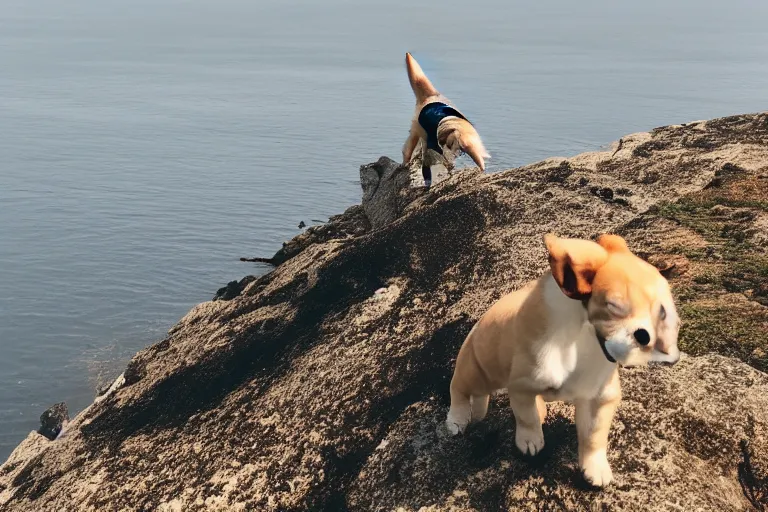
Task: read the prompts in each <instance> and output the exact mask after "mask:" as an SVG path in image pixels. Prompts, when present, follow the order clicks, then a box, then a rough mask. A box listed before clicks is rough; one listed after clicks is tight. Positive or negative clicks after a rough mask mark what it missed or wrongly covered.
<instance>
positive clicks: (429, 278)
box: [0, 114, 768, 511]
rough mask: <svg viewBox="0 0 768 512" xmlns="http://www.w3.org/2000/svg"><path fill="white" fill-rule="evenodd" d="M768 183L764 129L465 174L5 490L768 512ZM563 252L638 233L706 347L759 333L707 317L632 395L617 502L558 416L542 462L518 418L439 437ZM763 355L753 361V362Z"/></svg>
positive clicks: (631, 141)
mask: <svg viewBox="0 0 768 512" xmlns="http://www.w3.org/2000/svg"><path fill="white" fill-rule="evenodd" d="M766 169H768V115H765V114H759V115H744V116H735V117H731V118H725V119H718V120H713V121H708V122H698V123H691V124H688V125H678V126H670V127H665V128H659V129H657V130H654V131H652V132H650V133H642V134H634V135H631V136H628V137H625V138H623V139H622V140H621V143H620V144H615V145H614V147H613V148H611V150H609V151H606V152H599V153H588V154H584V155H579V156H577V157H573V158H568V159H565V158H556V159H549V160H546V161H543V162H539V163H536V164H533V165H529V166H525V167H522V168H519V169H513V170H509V171H506V172H502V173H497V174H490V175H481V174H479V173H478V172H473V171H464V172H457V173H455V174H454V175H453V176H451V177H450V178H448V179H446V180H445V181H443V182H441V183H439V184H437V185H436V186H434V187H433V188H432V190H431V191H430V192H428V193H424V192H420V193H416V194H414V196H413V198H409V200H408V201H405V202H404V203H398V202H397V201H395V202H394V204H395V207H396V210H395V211H397V212H398V213H397V218H396V220H394V221H393V222H390V221H388V222H389V223H387V224H386V225H382V227H380V228H378V229H374V228H373V225H374V223H372V222H370V220H369V219H370V218H371V215H373V216H374V217H375V216H376V212H373V213H371V212H370V211H365V208H361V207H358V208H356V209H353V211H348V212H347V214H344V215H343V216H342V217H343V218H340V219H336V221H335V222H337V224H336V225H337V226H341V225H345V226H348V227H349V229H346V228H345V229H340V228H339V229H338V231H336V233H337V234H329V233H326V235H328V236H323V237H318V238H316V239H315V240H313V241H311V243H306V244H303V245H301V248H300V249H299V244H296V245H295V246H294V247H296V248H297V250H296V251H294V252H292V253H291V257H290V258H286V259H284V260H283V262H282V264H280V265H279V266H277V268H275V269H274V270H273V271H272V272H270V273H269V274H267V275H264V276H262V277H258V278H255V279H250V280H248V282H245V283H244V284H243V285H242V286H240V285H239V284H238V285H237V286H233V287H232V290H231V292H230V293H229V294H228V295H227V296H226V297H224V296H222V297H220V299H221V300H216V301H210V302H206V303H203V304H200V305H198V306H197V307H195V308H193V309H192V310H191V311H190V312H189V313H188V314H187V315H186V316H185V317H184V318H183V319H182V320H181V321H180V322H179V323H178V324H177V325H176V326H174V327H173V329H171V331H170V332H169V333H168V336H167V337H166V338H165V339H164V340H162V341H160V342H159V343H157V344H155V345H153V346H151V347H149V348H147V349H146V350H144V351H142V352H140V353H139V354H137V355H136V356H135V357H134V359H133V360H132V361H131V363H130V364H129V366H128V368H127V370H126V373H125V375H124V376H123V377H122V378H121V380H119V381H117V382H116V383H115V385H113V386H112V387H111V388H110V390H109V391H108V392H107V393H106V394H105V395H103V396H102V397H100V398H99V401H98V402H97V403H95V404H94V405H93V406H91V407H90V408H89V409H88V410H86V411H84V412H83V413H81V414H80V415H78V416H77V417H76V418H74V419H73V420H72V421H71V422H70V424H69V426H68V427H67V428H66V429H65V430H64V432H63V433H62V434H61V435H60V436H59V438H58V439H57V440H56V441H53V442H49V441H45V440H44V439H42V438H41V437H40V436H38V435H37V434H34V435H31V436H30V438H28V439H27V440H26V441H25V442H24V443H23V444H22V445H21V446H20V447H19V449H18V450H17V451H16V452H14V454H13V455H12V456H11V458H10V459H9V461H8V462H7V463H6V464H5V465H3V466H2V468H0V508H2V509H3V510H35V511H38V510H39V511H47V510H52V511H53V510H94V511H95V510H98V511H103V510H165V511H171V510H179V511H181V510H184V511H187V510H281V511H283V510H345V509H346V510H404V511H416V510H478V511H480V510H482V511H486V510H502V509H523V510H555V509H578V510H581V509H605V510H638V511H639V510H643V511H645V510H697V509H698V510H749V509H761V508H764V507H765V506H766V503H768V494H766V487H767V482H768V480H767V479H768V398H767V397H768V377H767V376H766V374H765V373H762V372H761V371H760V370H758V369H757V368H761V369H765V368H764V367H763V366H762V365H763V361H764V359H761V358H762V357H763V356H761V355H760V353H759V352H755V350H757V349H759V348H760V347H759V346H757V344H759V343H760V341H759V340H760V337H759V335H758V334H759V333H760V332H764V331H760V330H761V329H763V330H764V329H765V325H766V324H764V323H761V322H762V320H761V318H763V317H761V316H759V315H758V313H757V312H763V313H764V308H765V305H764V304H763V303H762V302H761V301H759V300H758V298H759V296H760V293H762V292H761V291H760V290H761V288H760V286H761V283H760V282H759V276H760V275H761V274H760V272H761V270H760V269H761V268H762V267H761V266H760V265H762V262H763V260H761V259H759V258H753V259H750V260H749V261H748V263H747V266H746V267H744V268H743V269H741V270H736V269H735V267H736V266H737V265H736V264H737V263H738V260H729V259H727V258H738V257H739V256H738V254H739V253H738V250H742V251H745V252H746V251H752V248H753V247H756V245H755V244H759V243H761V242H760V240H763V238H761V237H762V231H761V228H760V226H761V225H762V224H761V222H762V221H761V220H760V219H762V218H763V217H761V215H764V209H765V207H766V204H765V202H764V199H761V197H763V196H761V194H763V193H764V192H765V185H766V181H765V178H764V176H765V173H766ZM376 174H377V176H379V180H381V177H382V176H384V174H379V172H378V171H376ZM390 176H391V174H390ZM739 183H741V185H739ZM381 187H382V185H381V184H378V185H377V188H381ZM745 187H746V188H745ZM381 190H385V189H381ZM395 192H396V193H395V194H391V195H390V196H389V197H391V198H394V197H400V196H399V192H397V191H395ZM404 192H405V193H410V192H407V191H404ZM736 194H741V195H739V196H738V197H737V196H736ZM697 198H708V199H706V201H704V200H703V199H702V200H701V201H702V202H700V203H699V202H696V201H698V199H697ZM737 199H738V200H737ZM707 201H708V202H707ZM721 203H722V204H721ZM381 204H382V205H383V206H381V207H380V208H383V209H387V210H386V211H388V212H391V211H392V204H393V202H392V201H389V200H387V201H382V202H381ZM705 204H706V205H708V207H709V208H710V209H711V208H714V207H715V206H718V204H719V205H720V206H722V207H725V208H729V209H731V210H727V211H725V210H723V211H721V212H720V213H716V212H715V213H712V215H713V216H716V219H715V220H716V222H719V223H721V224H722V225H723V226H724V225H726V224H727V225H731V224H734V225H737V227H736V228H729V229H727V230H726V229H724V227H723V226H720V225H719V224H718V226H719V228H717V227H715V228H712V229H709V225H705V226H704V227H702V226H700V225H699V224H697V222H696V221H697V219H699V217H698V216H697V215H698V213H697V212H700V211H702V210H701V208H704V207H705ZM691 205H694V206H691ZM369 206H370V204H369ZM375 208H379V207H375ZM375 208H374V209H375ZM738 208H746V209H749V211H750V215H746V216H743V217H742V215H743V214H742V213H738V212H736V211H735V210H732V209H738ZM760 212H762V213H760ZM689 214H690V215H689ZM753 214H754V217H751V215H753ZM387 215H390V214H389V213H388V214H387ZM686 215H688V216H687V217H686ZM382 218H383V217H382ZM713 218H715V217H713ZM742 218H749V219H751V220H748V221H744V222H742V221H741V220H739V219H742ZM353 219H358V220H360V221H361V222H363V223H365V222H368V226H367V227H359V226H358V227H353V226H354V225H355V221H354V220H353ZM734 219H735V220H734ZM382 224H383V221H382ZM713 225H714V224H713ZM739 226H740V227H739ZM334 229H336V228H334ZM356 229H360V231H359V232H357V234H356V232H355V230H356ZM718 229H719V231H718ZM308 231H309V230H308ZM550 231H553V232H557V233H558V234H560V235H569V236H580V237H591V236H594V235H596V234H598V233H600V232H604V231H619V232H621V233H622V234H623V235H624V236H626V237H627V239H628V240H630V243H631V246H632V248H633V249H634V250H635V251H637V252H639V253H642V254H644V255H645V256H646V257H648V258H649V260H652V261H656V262H657V264H658V265H659V266H662V267H664V268H665V271H667V272H668V274H669V275H670V276H671V279H672V283H673V285H674V286H675V287H676V290H678V292H679V297H680V300H681V303H682V304H681V311H682V312H683V322H684V326H685V325H686V322H689V323H690V322H691V321H692V320H691V318H690V313H691V312H692V311H693V312H694V313H695V311H708V310H706V309H705V308H706V307H708V305H711V304H713V302H711V301H715V302H714V304H715V306H712V307H713V308H715V310H717V307H719V306H717V304H719V303H717V301H718V300H721V298H722V297H726V296H727V297H728V301H730V302H728V303H729V304H730V303H734V304H735V303H736V302H739V303H740V304H741V303H743V307H744V308H745V309H743V310H739V311H747V309H746V308H751V309H749V310H750V311H754V312H753V313H752V314H751V315H749V316H747V317H740V318H739V319H738V321H739V327H738V328H739V329H741V330H740V331H738V332H735V331H734V330H733V329H731V327H730V326H731V325H733V324H731V323H728V322H732V321H733V320H732V319H728V318H726V317H727V315H725V314H721V315H720V316H718V317H717V318H718V328H717V330H714V331H712V333H710V335H707V333H706V325H707V319H706V314H704V315H703V318H702V317H701V316H699V317H696V316H695V315H694V319H693V322H694V323H695V324H696V325H697V328H696V329H694V330H689V331H684V332H682V336H681V348H683V349H684V350H685V351H686V352H688V354H689V355H688V356H687V357H685V358H684V359H683V360H682V361H681V362H680V363H679V364H678V365H676V366H674V367H672V368H648V369H635V370H627V371H622V372H621V378H622V382H623V386H624V397H625V398H624V400H623V401H622V405H621V407H620V408H619V411H618V414H617V417H616V420H615V421H614V425H613V429H612V434H611V446H612V448H611V450H610V452H609V459H610V460H611V462H612V465H613V468H614V475H615V478H616V483H615V484H614V485H612V486H611V487H609V488H608V489H606V490H604V491H594V490H589V489H585V488H584V485H583V483H582V481H581V479H580V476H579V475H578V472H577V470H576V452H575V450H576V441H575V430H574V427H573V422H572V410H571V408H570V407H569V406H567V405H563V404H554V405H551V406H550V408H549V413H548V417H547V422H546V427H545V435H546V438H547V443H548V444H547V448H546V449H545V452H544V453H543V454H542V455H541V456H540V457H537V458H535V459H532V460H528V459H524V458H522V457H521V456H519V455H518V454H517V453H516V451H515V450H514V442H513V439H514V435H513V430H514V421H513V418H512V416H511V413H510V411H509V409H508V408H507V407H505V406H504V398H503V396H499V397H496V398H495V399H494V404H493V407H492V410H491V412H490V413H489V417H488V418H487V419H486V420H485V421H484V422H483V423H480V424H478V425H475V426H473V428H471V429H470V430H469V431H468V433H467V434H466V435H465V436H462V437H459V438H453V439H446V438H444V437H442V436H441V435H440V434H439V433H438V429H437V428H436V427H437V425H438V424H439V423H440V422H441V421H442V420H443V419H444V415H445V413H446V408H447V403H448V393H447V389H448V382H449V379H450V375H451V370H452V364H453V360H454V358H455V355H456V353H457V350H458V347H459V346H460V344H461V342H462V341H463V339H464V337H465V336H466V334H467V333H468V332H469V329H470V328H471V326H472V325H473V323H474V322H475V321H476V320H477V319H478V318H479V316H480V315H481V314H482V313H483V312H484V311H485V310H486V309H487V308H488V307H489V306H490V305H491V304H492V303H493V301H494V300H496V299H497V298H498V297H500V296H501V295H502V294H503V293H506V292H508V291H510V290H513V289H515V288H517V287H519V286H520V285H521V284H522V283H524V282H526V281H527V280H529V279H531V278H534V277H536V276H537V275H539V273H540V272H541V271H542V270H543V269H544V268H545V267H546V265H547V262H546V257H545V251H544V248H543V246H542V243H541V235H542V234H543V233H546V232H550ZM704 231H706V232H704ZM737 232H743V234H733V235H731V233H737ZM702 233H703V234H702ZM305 235H306V234H305ZM302 236H304V235H302ZM723 236H725V237H729V236H732V237H734V238H732V239H733V240H735V239H737V238H738V240H740V242H739V244H741V245H738V244H733V243H730V242H728V240H731V239H729V238H722V237H723ZM680 237H682V238H680ZM676 239H677V241H676ZM718 244H719V245H718ZM726 248H727V249H728V252H726V251H725V249H726ZM714 254H717V255H718V256H719V257H720V259H717V258H715V256H713V255H714ZM708 255H709V256H708ZM729 261H731V262H732V263H733V265H728V264H727V263H723V262H729ZM718 273H719V274H718ZM701 275H705V276H707V277H708V279H709V281H707V282H701V281H703V280H702V279H698V281H697V280H694V279H693V277H696V276H701ZM713 276H714V277H713ZM755 276H757V277H755ZM734 283H735V284H734ZM227 299H228V300H227ZM707 301H710V302H707ZM689 305H694V306H695V307H696V308H699V309H698V310H689V311H688V313H686V309H685V308H686V307H688V306H689ZM691 307H693V306H691ZM702 308H704V309H702ZM760 308H763V309H760ZM739 333H746V334H744V336H747V337H749V340H751V341H750V342H749V343H753V344H754V345H750V350H751V351H750V352H749V357H747V352H746V351H740V349H738V347H737V349H733V345H734V343H735V344H738V343H739V341H740V339H741V338H742V334H739ZM723 340H725V341H723ZM762 340H763V345H762V346H763V348H764V347H765V343H764V340H765V337H764V336H763V337H762ZM721 342H722V343H721ZM712 352H722V353H725V354H731V355H735V356H738V357H739V358H740V359H741V360H743V361H747V362H748V363H749V365H748V364H746V363H744V362H742V361H740V360H739V359H736V358H726V357H722V356H720V355H716V354H713V353H712ZM750 365H751V366H750ZM34 436H37V437H34ZM41 439H42V440H41Z"/></svg>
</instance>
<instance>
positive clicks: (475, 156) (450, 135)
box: [437, 117, 491, 171]
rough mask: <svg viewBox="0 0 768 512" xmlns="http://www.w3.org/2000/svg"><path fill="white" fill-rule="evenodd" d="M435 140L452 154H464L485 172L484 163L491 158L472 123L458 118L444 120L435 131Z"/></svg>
mask: <svg viewBox="0 0 768 512" xmlns="http://www.w3.org/2000/svg"><path fill="white" fill-rule="evenodd" d="M437 139H438V140H439V141H441V142H442V143H443V145H444V146H445V147H446V148H448V149H450V150H451V151H452V152H453V153H454V154H458V153H460V152H462V151H463V152H464V153H466V154H468V155H469V157H470V158H471V159H472V160H473V161H474V162H475V164H477V166H478V167H479V168H480V170H481V171H485V161H486V160H487V159H489V158H491V155H490V154H488V150H486V149H485V145H483V141H482V139H481V138H480V134H479V133H477V130H475V127H474V126H472V123H470V122H469V121H467V120H466V119H461V118H459V117H450V118H446V119H445V120H444V121H443V122H442V123H440V126H439V127H438V129H437Z"/></svg>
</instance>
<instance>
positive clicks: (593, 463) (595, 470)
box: [581, 452, 613, 487]
mask: <svg viewBox="0 0 768 512" xmlns="http://www.w3.org/2000/svg"><path fill="white" fill-rule="evenodd" d="M581 471H582V472H583V473H584V480H586V481H587V483H588V484H590V485H593V486H595V487H605V486H606V485H608V484H610V483H611V481H612V480H613V471H611V466H610V464H608V458H607V457H606V456H605V453H602V452H599V453H595V454H593V455H591V456H587V457H586V458H585V459H584V463H583V464H582V465H581Z"/></svg>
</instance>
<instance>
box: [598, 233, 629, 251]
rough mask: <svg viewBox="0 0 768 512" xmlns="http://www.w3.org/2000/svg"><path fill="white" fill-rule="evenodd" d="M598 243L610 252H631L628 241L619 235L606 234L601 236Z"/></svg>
mask: <svg viewBox="0 0 768 512" xmlns="http://www.w3.org/2000/svg"><path fill="white" fill-rule="evenodd" d="M597 243H598V244H600V246H601V247H602V248H603V249H605V250H606V251H608V252H630V250H629V247H627V241H626V240H624V239H623V238H621V237H620V236H619V235H611V234H607V233H606V234H604V235H600V238H598V239H597Z"/></svg>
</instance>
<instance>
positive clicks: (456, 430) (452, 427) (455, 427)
mask: <svg viewBox="0 0 768 512" xmlns="http://www.w3.org/2000/svg"><path fill="white" fill-rule="evenodd" d="M466 428H467V426H466V425H459V424H458V423H456V422H455V421H451V420H446V421H445V429H446V430H447V431H448V434H449V435H451V436H457V435H459V434H461V433H462V432H464V429H466Z"/></svg>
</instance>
